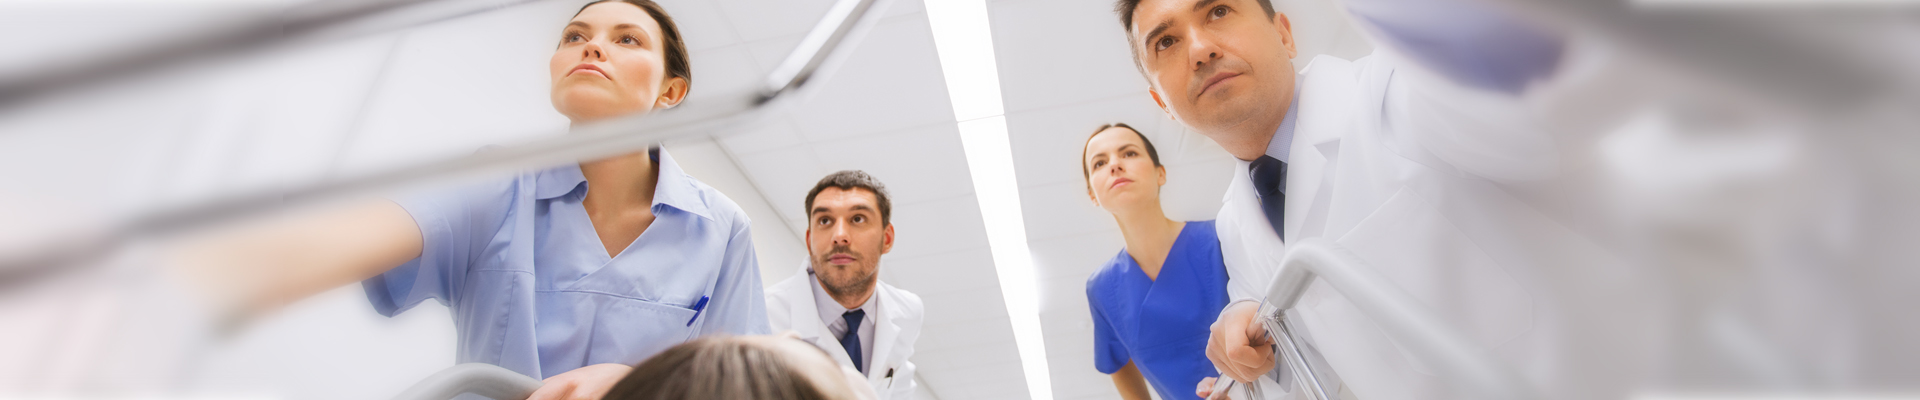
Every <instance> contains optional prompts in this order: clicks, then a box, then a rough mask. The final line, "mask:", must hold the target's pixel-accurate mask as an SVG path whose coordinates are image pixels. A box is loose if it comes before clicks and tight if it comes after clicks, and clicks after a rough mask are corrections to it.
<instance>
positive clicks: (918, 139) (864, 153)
mask: <svg viewBox="0 0 1920 400" xmlns="http://www.w3.org/2000/svg"><path fill="white" fill-rule="evenodd" d="M811 147H812V150H813V152H814V154H815V156H816V158H817V159H819V160H820V165H821V166H822V167H825V168H826V169H828V170H834V171H837V170H848V169H858V170H864V171H866V172H867V173H868V174H870V175H873V177H874V178H875V179H879V180H880V182H881V183H883V184H885V185H887V191H888V194H889V195H890V196H892V198H891V200H892V201H893V202H894V203H895V204H912V203H923V202H928V201H933V200H941V199H951V198H954V197H957V196H965V195H969V194H972V193H973V180H972V177H971V175H968V172H967V156H966V152H965V151H964V150H963V149H962V148H961V147H960V131H959V128H958V127H956V126H955V125H954V124H950V123H936V124H932V125H925V126H920V127H914V128H908V129H902V130H897V131H889V132H881V133H875V134H869V135H864V136H858V137H851V138H845V139H837V140H832V141H824V142H815V143H813V145H812V146H811ZM894 209H895V213H901V212H904V207H903V206H896V207H894Z"/></svg>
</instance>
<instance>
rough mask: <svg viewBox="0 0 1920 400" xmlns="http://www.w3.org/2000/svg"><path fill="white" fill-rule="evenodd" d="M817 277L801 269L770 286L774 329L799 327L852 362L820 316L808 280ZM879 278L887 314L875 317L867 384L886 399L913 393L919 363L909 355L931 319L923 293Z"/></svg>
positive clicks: (836, 356) (769, 308) (839, 357)
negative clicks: (922, 298)
mask: <svg viewBox="0 0 1920 400" xmlns="http://www.w3.org/2000/svg"><path fill="white" fill-rule="evenodd" d="M813 279H814V277H813V274H809V273H807V272H806V271H801V272H800V273H796V274H793V276H792V277H788V278H787V279H786V280H783V281H780V283H777V284H774V285H773V287H770V288H767V319H768V322H770V323H771V327H772V329H773V331H774V332H781V331H786V330H792V331H794V332H797V333H799V334H800V339H801V340H806V341H808V342H812V343H813V344H814V345H816V346H819V347H820V349H821V350H826V351H827V354H830V355H832V356H833V359H834V361H839V362H840V364H841V365H844V366H847V367H849V368H851V367H853V358H852V357H850V356H848V355H847V350H846V349H843V348H841V347H840V341H839V340H838V339H837V338H834V337H833V334H832V333H830V332H828V331H827V324H825V323H823V322H821V321H820V309H819V308H818V307H817V306H816V305H815V304H814V295H813V287H812V286H811V284H810V283H808V281H810V280H813ZM874 283H875V284H876V285H878V286H879V288H877V289H876V290H874V292H873V295H874V296H879V299H878V301H876V302H875V304H874V307H875V308H878V309H879V311H878V312H877V313H878V314H880V315H883V316H885V317H884V318H880V319H877V320H874V325H873V357H872V358H871V363H872V365H869V366H868V368H867V384H868V385H871V386H873V391H874V393H876V394H878V395H879V399H880V400H904V399H912V398H913V385H914V382H913V373H914V368H913V362H912V361H910V360H908V358H909V357H912V356H913V342H914V340H916V339H918V338H919V337H920V323H921V321H923V320H925V315H926V309H925V308H923V307H922V306H921V304H920V296H918V295H914V294H913V292H908V291H906V290H901V289H900V288H896V287H893V285H888V284H887V283H886V282H880V281H877V280H876V281H875V282H874ZM851 329H858V327H853V328H851Z"/></svg>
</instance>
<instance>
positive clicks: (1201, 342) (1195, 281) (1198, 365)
mask: <svg viewBox="0 0 1920 400" xmlns="http://www.w3.org/2000/svg"><path fill="white" fill-rule="evenodd" d="M1087 304H1088V305H1089V306H1090V307H1089V308H1092V309H1093V366H1094V368H1095V369H1098V370H1100V373H1103V374H1112V373H1114V372H1117V371H1119V370H1120V367H1124V366H1126V365H1127V361H1129V360H1131V361H1133V366H1134V367H1136V368H1139V369H1140V373H1141V375H1145V376H1146V378H1147V383H1148V384H1151V385H1152V386H1153V390H1154V391H1156V392H1159V393H1160V398H1163V399H1191V398H1198V397H1197V396H1194V393H1193V390H1194V388H1195V387H1196V386H1198V385H1199V384H1200V380H1201V379H1205V378H1207V377H1210V376H1216V375H1217V374H1218V373H1217V372H1215V371H1214V369H1213V363H1212V362H1210V361H1207V336H1208V335H1209V331H1208V327H1209V326H1211V325H1212V324H1213V320H1214V319H1215V317H1216V316H1218V315H1220V309H1221V308H1225V307H1226V306H1227V265H1226V263H1225V262H1223V261H1222V260H1221V258H1220V238H1219V237H1218V236H1215V235H1214V230H1213V221H1189V222H1187V225H1186V227H1184V228H1181V229H1180V235H1179V236H1178V237H1177V238H1175V239H1174V241H1173V249H1172V250H1171V251H1169V252H1168V253H1167V260H1166V262H1164V263H1162V264H1161V266H1160V275H1159V276H1158V277H1157V279H1150V278H1147V273H1146V271H1141V270H1140V264H1138V263H1135V262H1134V261H1133V256H1132V255H1129V254H1127V251H1126V250H1124V249H1122V250H1120V254H1119V255H1115V256H1113V259H1112V260H1109V261H1107V265H1106V266H1103V267H1101V268H1100V270H1099V271H1095V272H1094V273H1093V276H1090V277H1087Z"/></svg>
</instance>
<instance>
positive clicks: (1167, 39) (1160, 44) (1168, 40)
mask: <svg viewBox="0 0 1920 400" xmlns="http://www.w3.org/2000/svg"><path fill="white" fill-rule="evenodd" d="M1168 47H1173V37H1172V36H1161V37H1160V40H1159V41H1157V42H1154V50H1166V49H1167V48H1168Z"/></svg>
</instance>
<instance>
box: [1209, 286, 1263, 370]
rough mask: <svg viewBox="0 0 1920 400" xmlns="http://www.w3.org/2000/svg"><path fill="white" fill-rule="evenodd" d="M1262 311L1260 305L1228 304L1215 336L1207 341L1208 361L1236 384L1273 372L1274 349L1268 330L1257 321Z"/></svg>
mask: <svg viewBox="0 0 1920 400" xmlns="http://www.w3.org/2000/svg"><path fill="white" fill-rule="evenodd" d="M1259 312H1260V303H1257V302H1252V301H1241V302H1236V303H1233V304H1232V305H1228V306H1227V309H1225V310H1221V311H1220V318H1219V319H1218V320H1215V321H1214V322H1213V326H1212V330H1213V335H1212V336H1211V337H1210V338H1209V339H1207V360H1210V361H1213V367H1214V368H1216V369H1219V370H1220V373H1221V374H1224V375H1226V377H1228V378H1233V380H1235V381H1240V382H1254V379H1256V378H1259V377H1260V376H1261V375H1266V374H1267V371H1271V370H1273V347H1272V343H1271V341H1269V340H1267V328H1266V326H1263V325H1261V324H1258V323H1254V321H1253V317H1254V315H1255V314H1259Z"/></svg>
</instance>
